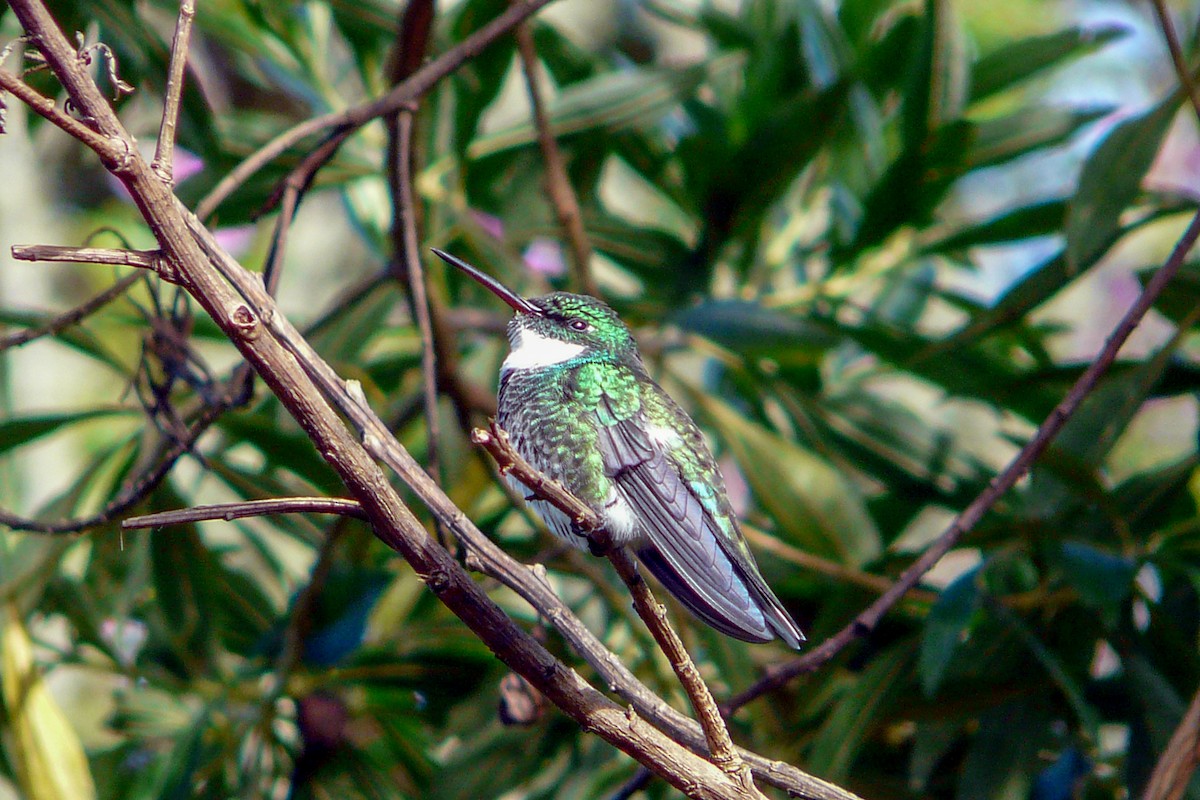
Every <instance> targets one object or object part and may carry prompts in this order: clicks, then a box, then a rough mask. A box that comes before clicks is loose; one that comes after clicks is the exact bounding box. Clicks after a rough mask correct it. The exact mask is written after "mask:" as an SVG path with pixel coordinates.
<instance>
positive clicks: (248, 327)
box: [229, 304, 262, 342]
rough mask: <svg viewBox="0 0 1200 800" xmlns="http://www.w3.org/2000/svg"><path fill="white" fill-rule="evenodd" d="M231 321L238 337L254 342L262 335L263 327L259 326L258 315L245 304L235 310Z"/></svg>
mask: <svg viewBox="0 0 1200 800" xmlns="http://www.w3.org/2000/svg"><path fill="white" fill-rule="evenodd" d="M229 319H230V322H231V323H232V324H233V327H234V329H236V330H237V332H238V335H239V336H241V337H242V338H243V339H245V340H246V341H248V342H252V341H254V340H255V339H257V338H258V337H259V336H260V335H262V325H260V324H259V319H258V315H257V314H255V313H254V312H253V311H252V310H251V309H250V307H249V306H247V305H245V304H241V305H239V306H238V307H237V308H235V309H234V310H233V313H232V314H231V315H230V317H229Z"/></svg>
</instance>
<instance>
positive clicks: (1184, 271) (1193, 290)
mask: <svg viewBox="0 0 1200 800" xmlns="http://www.w3.org/2000/svg"><path fill="white" fill-rule="evenodd" d="M1158 269H1159V267H1158V265H1154V266H1152V267H1145V268H1144V269H1140V270H1138V273H1137V276H1138V280H1139V281H1140V282H1141V284H1142V287H1143V288H1145V286H1146V284H1147V283H1149V282H1150V279H1151V278H1152V277H1154V273H1155V272H1158ZM1197 305H1200V261H1188V262H1186V263H1185V264H1184V265H1183V266H1182V267H1180V268H1179V271H1178V272H1177V273H1175V277H1174V278H1172V279H1171V282H1170V283H1168V284H1167V285H1166V287H1165V288H1164V289H1163V290H1162V293H1161V294H1159V296H1158V299H1156V300H1155V301H1154V308H1155V310H1156V311H1158V312H1159V313H1160V314H1162V315H1163V316H1165V317H1167V319H1169V320H1171V321H1172V322H1174V323H1175V324H1176V325H1179V324H1182V323H1183V320H1184V319H1185V318H1186V317H1188V316H1190V315H1191V314H1193V313H1194V312H1195V310H1196V306H1197Z"/></svg>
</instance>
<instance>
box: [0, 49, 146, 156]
mask: <svg viewBox="0 0 1200 800" xmlns="http://www.w3.org/2000/svg"><path fill="white" fill-rule="evenodd" d="M69 46H70V45H68V47H69ZM72 52H73V51H72ZM2 92H8V93H9V94H11V95H12V96H13V97H16V98H17V99H18V100H20V101H21V102H22V103H24V104H25V105H27V106H29V107H30V108H31V109H33V110H34V111H35V112H36V113H37V114H39V115H41V116H42V117H44V118H45V119H47V120H49V121H50V122H52V123H53V124H54V125H55V126H56V127H58V128H60V129H61V130H62V131H64V132H65V133H67V134H69V135H70V136H71V137H72V138H74V139H77V140H78V141H80V142H83V144H85V145H87V146H88V147H89V148H90V149H91V150H92V151H93V152H95V153H96V155H98V156H100V158H101V160H102V161H104V163H105V166H110V165H116V164H119V162H120V160H121V159H122V158H123V157H124V156H125V154H127V153H128V150H126V149H125V148H124V146H123V143H122V142H121V141H120V140H114V139H110V138H108V137H105V136H103V135H101V134H99V133H97V132H96V131H94V130H92V129H91V128H89V127H88V126H87V125H84V124H83V123H82V122H80V121H79V120H77V119H75V118H74V117H72V116H71V115H70V114H68V113H67V112H65V111H63V110H62V109H60V108H59V107H58V106H57V105H55V103H54V101H53V100H51V99H50V98H49V97H45V96H44V95H41V94H39V93H38V92H37V91H35V90H34V89H33V88H32V87H30V86H29V84H27V83H25V81H23V80H21V79H20V78H18V77H17V76H16V75H14V74H12V73H11V72H9V71H7V70H3V69H0V93H2Z"/></svg>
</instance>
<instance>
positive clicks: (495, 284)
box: [430, 247, 544, 317]
mask: <svg viewBox="0 0 1200 800" xmlns="http://www.w3.org/2000/svg"><path fill="white" fill-rule="evenodd" d="M430 249H431V250H433V253H434V255H436V256H437V257H438V258H440V259H441V260H442V261H445V262H446V263H447V264H449V265H450V266H452V267H455V268H457V269H460V270H462V271H463V272H465V273H467V274H468V275H470V276H471V277H472V278H474V279H475V281H476V282H477V283H479V284H480V285H482V286H483V287H484V288H485V289H487V290H488V291H489V292H491V293H492V294H494V295H496V297H499V298H500V299H501V300H503V301H504V302H506V303H508V304H509V305H510V306H511V307H512V310H513V311H516V312H517V313H518V314H536V315H537V316H539V317H540V316H541V315H542V314H543V313H544V312H543V311H542V309H540V308H538V307H537V306H535V305H534V304H533V303H531V302H529V301H528V300H526V299H525V298H524V297H521V295H519V294H517V293H516V292H514V291H513V290H512V289H510V288H508V287H507V286H505V285H504V284H503V283H501V282H500V281H498V280H496V279H495V278H493V277H492V276H491V275H488V274H487V273H485V272H480V271H479V270H478V269H477V268H475V267H472V266H471V265H470V264H468V263H467V262H465V261H463V260H462V259H461V258H459V257H458V256H452V255H450V254H449V253H447V252H446V251H444V250H438V249H437V248H436V247H431V248H430Z"/></svg>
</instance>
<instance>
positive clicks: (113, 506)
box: [0, 404, 228, 535]
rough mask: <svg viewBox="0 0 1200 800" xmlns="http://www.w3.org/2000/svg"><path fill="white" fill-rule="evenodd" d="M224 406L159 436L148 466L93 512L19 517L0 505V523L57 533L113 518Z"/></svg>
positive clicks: (157, 479) (141, 496) (144, 492)
mask: <svg viewBox="0 0 1200 800" xmlns="http://www.w3.org/2000/svg"><path fill="white" fill-rule="evenodd" d="M226 410H228V406H226V405H225V404H221V405H218V406H208V407H205V408H204V409H203V411H201V412H200V415H199V417H198V418H197V419H196V421H195V422H193V423H192V425H191V426H190V427H189V428H188V430H187V435H186V437H184V438H174V437H163V440H162V444H161V445H160V448H159V450H158V452H157V453H155V454H154V455H153V456H152V457H151V458H149V459H148V463H149V466H147V467H146V468H145V469H144V470H142V471H140V472H138V473H136V474H135V475H133V476H132V477H130V478H127V479H126V480H125V483H124V484H123V485H122V487H121V490H120V491H119V492H117V495H116V496H115V497H114V498H113V499H112V500H110V501H109V502H107V503H105V505H104V507H103V508H102V509H100V510H99V511H97V512H95V513H94V514H91V515H89V516H86V517H77V518H72V519H62V520H53V521H47V520H40V519H31V518H29V517H22V516H20V515H18V514H13V513H11V512H9V511H5V510H4V509H0V525H4V526H7V527H9V528H11V529H13V530H16V531H28V532H30V533H44V534H53V535H58V534H70V533H81V532H83V531H87V530H91V529H93V528H99V527H101V526H103V525H108V524H109V523H111V522H114V521H115V520H117V519H118V518H119V517H120V516H121V515H122V514H124V513H125V512H127V511H129V509H131V508H133V507H134V506H136V505H138V504H139V503H141V502H142V501H143V500H145V499H146V497H147V496H149V494H150V493H151V492H152V491H154V489H155V488H156V487H157V486H158V485H159V484H160V483H162V480H163V478H165V477H166V476H167V473H169V472H170V471H171V468H172V467H174V466H175V462H176V461H178V460H179V458H180V457H181V456H183V455H184V454H185V453H188V452H190V451H191V449H192V447H193V445H195V443H196V441H197V440H198V439H199V438H200V436H201V435H202V434H203V433H204V432H205V431H206V430H208V428H209V426H211V425H212V423H213V422H215V421H216V420H217V418H218V417H220V416H221V414H223V413H225V411H226Z"/></svg>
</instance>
